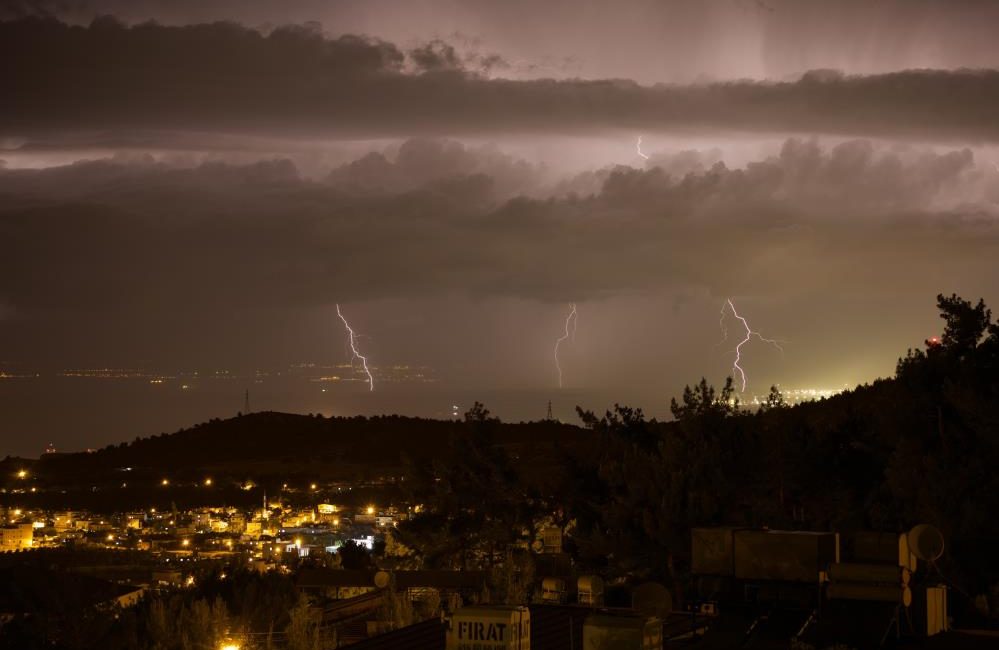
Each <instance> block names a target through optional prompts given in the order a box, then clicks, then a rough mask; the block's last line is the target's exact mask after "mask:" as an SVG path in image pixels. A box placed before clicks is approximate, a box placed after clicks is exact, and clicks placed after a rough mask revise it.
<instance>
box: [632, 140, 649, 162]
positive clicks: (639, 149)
mask: <svg viewBox="0 0 999 650" xmlns="http://www.w3.org/2000/svg"><path fill="white" fill-rule="evenodd" d="M635 151H636V152H638V155H639V156H641V157H642V158H645V159H646V160H648V159H649V157H648V156H647V155H646V154H645V153H643V152H642V136H638V142H636V143H635Z"/></svg>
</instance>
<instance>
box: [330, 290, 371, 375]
mask: <svg viewBox="0 0 999 650" xmlns="http://www.w3.org/2000/svg"><path fill="white" fill-rule="evenodd" d="M336 315H337V316H339V317H340V320H342V321H343V326H344V327H346V328H347V340H348V341H350V351H351V353H352V354H353V355H354V356H352V357H351V358H350V363H351V365H353V363H354V359H360V360H361V365H362V366H364V372H365V374H367V375H368V390H371V391H373V390H374V389H375V378H374V377H372V376H371V371H370V370H368V359H367V357H365V356H364V355H363V354H361V353H360V352H358V351H357V341H356V340H355V337H354V330H353V329H351V327H350V323H348V322H347V319H346V318H344V317H343V314H342V313H340V305H339V304H337V306H336Z"/></svg>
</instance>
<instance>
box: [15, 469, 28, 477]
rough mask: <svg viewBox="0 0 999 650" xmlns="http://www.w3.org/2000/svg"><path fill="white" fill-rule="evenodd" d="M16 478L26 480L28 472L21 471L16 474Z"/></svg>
mask: <svg viewBox="0 0 999 650" xmlns="http://www.w3.org/2000/svg"><path fill="white" fill-rule="evenodd" d="M17 478H28V470H25V469H22V470H21V471H19V472H18V473H17Z"/></svg>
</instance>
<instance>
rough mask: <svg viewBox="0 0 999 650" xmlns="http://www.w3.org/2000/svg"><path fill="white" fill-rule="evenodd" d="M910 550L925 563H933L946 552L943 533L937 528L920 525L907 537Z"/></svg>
mask: <svg viewBox="0 0 999 650" xmlns="http://www.w3.org/2000/svg"><path fill="white" fill-rule="evenodd" d="M906 538H907V540H908V542H909V550H911V551H912V554H913V555H915V556H916V557H917V558H919V559H920V560H923V561H924V562H933V561H935V560H936V559H937V558H939V557H940V556H941V555H943V552H944V538H943V533H941V532H940V529H938V528H937V527H936V526H931V525H930V524H919V525H918V526H915V527H913V529H912V530H910V531H909V534H908V535H906Z"/></svg>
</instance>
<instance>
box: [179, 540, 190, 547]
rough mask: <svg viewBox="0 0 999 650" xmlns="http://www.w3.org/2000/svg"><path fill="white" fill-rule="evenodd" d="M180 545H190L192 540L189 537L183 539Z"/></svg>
mask: <svg viewBox="0 0 999 650" xmlns="http://www.w3.org/2000/svg"><path fill="white" fill-rule="evenodd" d="M180 545H181V546H190V545H191V540H189V539H185V540H183V541H182V542H181V543H180Z"/></svg>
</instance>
